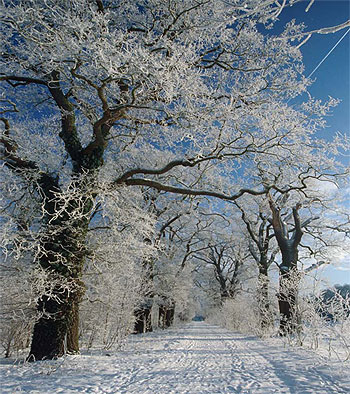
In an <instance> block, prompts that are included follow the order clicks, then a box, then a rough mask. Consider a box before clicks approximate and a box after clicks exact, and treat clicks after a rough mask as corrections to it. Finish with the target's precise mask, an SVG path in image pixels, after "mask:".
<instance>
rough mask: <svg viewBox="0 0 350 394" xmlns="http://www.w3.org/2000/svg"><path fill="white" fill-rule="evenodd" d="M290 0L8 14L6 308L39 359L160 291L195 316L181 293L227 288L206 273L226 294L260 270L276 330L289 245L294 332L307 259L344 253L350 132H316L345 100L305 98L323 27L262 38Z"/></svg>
mask: <svg viewBox="0 0 350 394" xmlns="http://www.w3.org/2000/svg"><path fill="white" fill-rule="evenodd" d="M288 3H289V2H287V1H286V2H283V4H282V5H281V4H279V3H278V2H274V1H266V2H261V1H255V0H252V1H232V2H229V1H220V0H219V1H212V0H200V1H197V0H196V1H193V0H186V1H177V0H172V1H168V2H164V1H159V0H142V1H135V2H133V1H131V2H130V1H118V2H114V1H111V2H107V1H106V2H105V1H101V0H96V1H88V0H69V1H61V2H57V1H54V0H52V1H51V0H45V1H34V0H23V1H13V2H12V1H8V2H7V1H5V2H3V3H2V4H1V6H0V7H1V10H0V12H1V22H2V27H1V39H2V41H3V43H4V45H3V50H2V53H1V58H2V64H1V71H0V81H1V82H2V84H1V89H2V91H1V102H2V104H3V109H2V115H1V122H2V124H3V128H2V134H1V138H0V142H1V145H2V160H3V161H2V163H3V165H2V173H1V174H2V175H1V176H2V185H3V186H2V188H3V189H2V190H3V192H4V193H3V197H2V202H3V208H2V211H1V212H2V219H1V224H2V228H3V233H2V235H3V236H2V245H1V246H2V252H1V258H2V263H1V269H2V275H3V278H4V281H5V283H6V286H5V287H4V290H3V294H2V297H4V299H5V302H4V305H6V307H5V309H4V310H5V312H4V319H5V321H8V319H10V317H11V316H12V315H13V314H14V315H15V316H17V315H18V314H24V315H27V314H29V315H31V319H30V321H32V322H34V323H33V335H32V338H31V346H30V347H31V349H30V355H29V359H32V360H40V359H44V358H53V357H58V356H61V355H62V354H63V353H64V352H66V351H68V352H78V351H79V341H78V339H79V309H80V305H82V306H83V305H84V308H85V309H86V305H90V306H89V307H88V308H92V306H94V308H93V309H91V310H94V311H97V310H98V311H100V312H99V313H102V314H103V316H105V322H106V324H105V330H106V331H105V333H107V332H108V330H109V329H110V328H111V327H112V326H113V324H114V323H115V321H116V319H117V320H118V319H119V320H118V321H119V323H118V324H119V326H120V327H127V326H128V324H126V323H127V322H128V321H131V320H132V318H133V317H132V314H130V313H129V314H128V312H130V311H133V310H134V309H138V311H139V312H140V310H141V314H142V304H144V306H145V302H144V300H145V299H146V300H148V301H149V300H152V299H154V297H158V298H162V299H163V300H164V305H165V304H166V305H167V306H169V305H170V306H171V305H174V301H175V298H176V299H177V300H178V304H179V305H182V306H183V308H182V309H183V310H182V312H183V314H184V315H183V316H184V317H185V316H186V313H185V311H186V308H187V309H188V310H189V309H191V308H192V307H190V304H191V303H192V304H193V303H194V302H195V298H196V297H195V296H194V295H193V296H190V294H189V293H190V291H189V290H188V289H189V288H188V287H187V290H186V291H185V289H184V287H183V286H181V281H183V282H186V278H189V277H190V276H191V275H192V274H193V273H196V275H195V276H196V278H195V281H196V283H197V284H198V285H199V286H202V287H203V286H205V282H211V281H212V279H213V278H210V277H207V278H206V277H205V275H204V276H203V275H202V277H201V275H200V274H201V273H202V271H203V268H202V267H201V266H197V267H196V266H195V267H194V268H193V269H191V268H190V267H191V264H194V265H196V263H195V262H196V261H197V262H198V264H199V262H203V263H205V264H206V269H205V270H208V265H209V267H212V268H213V271H212V272H214V276H215V277H216V279H217V280H218V283H219V286H220V290H219V294H220V297H221V299H224V298H227V297H232V296H234V293H235V288H236V284H237V280H236V279H237V275H238V272H239V270H240V267H241V266H242V265H243V264H244V262H245V261H246V259H249V258H253V259H254V261H255V262H256V264H257V266H258V270H259V275H260V276H259V278H260V280H259V283H260V295H261V311H262V315H264V316H266V317H264V319H263V320H264V323H263V324H268V320H269V319H270V318H269V317H268V313H266V311H268V310H269V306H268V301H267V289H268V286H267V281H268V277H267V270H268V267H269V265H271V264H272V263H273V262H275V261H279V260H278V259H277V260H276V256H277V253H278V251H280V252H281V254H282V263H281V264H279V267H280V271H281V278H282V280H281V291H280V297H279V302H280V310H281V315H282V321H287V320H288V319H289V316H290V314H291V310H292V309H293V299H294V293H293V291H294V290H290V289H289V288H288V286H287V285H286V283H287V282H288V278H289V276H290V275H291V273H292V272H294V271H296V269H297V261H298V251H299V248H300V247H301V246H305V248H304V250H305V251H306V255H307V256H308V257H309V258H311V260H310V261H311V262H312V261H314V262H315V263H316V264H319V263H320V261H321V256H322V259H324V261H327V260H326V258H327V257H328V256H326V257H323V254H324V253H330V252H329V251H330V249H329V248H328V246H336V245H344V242H343V241H344V239H345V238H344V237H345V236H346V235H347V233H346V231H348V230H347V225H348V218H347V217H346V213H345V212H342V208H341V207H342V205H341V202H340V201H339V200H337V202H338V204H336V205H335V206H333V205H332V203H333V202H334V201H335V189H333V186H334V185H336V186H337V187H340V188H342V187H344V185H343V183H344V182H345V181H346V174H347V172H346V171H347V170H346V169H345V168H344V166H343V164H342V162H341V161H338V159H339V157H340V156H341V155H342V154H344V152H345V151H346V149H347V145H346V141H345V137H343V136H340V135H339V136H336V137H335V138H334V139H333V140H332V141H323V140H321V139H319V138H316V137H315V133H316V132H317V130H319V129H320V128H322V127H323V126H324V125H325V123H324V116H325V115H327V113H328V112H329V111H330V110H331V108H332V107H333V106H334V105H335V104H336V100H333V99H330V100H329V101H328V102H327V103H321V102H320V101H317V100H314V99H312V98H310V99H308V100H306V101H300V104H293V105H291V104H290V100H292V99H295V98H296V97H298V96H299V95H300V94H301V93H303V92H306V91H307V87H308V85H309V84H310V81H309V80H307V79H306V78H305V77H304V76H303V65H302V59H301V53H300V45H301V44H302V43H303V41H305V38H306V37H309V35H310V34H314V33H317V32H308V31H305V30H304V27H303V26H302V25H300V26H298V25H296V24H295V23H294V22H293V21H292V22H290V23H289V24H287V26H286V27H285V30H284V31H283V33H281V34H279V35H273V34H262V33H261V32H260V30H261V29H264V27H265V28H267V27H272V26H273V23H274V21H275V20H276V18H277V17H278V15H279V14H280V13H281V12H282V11H283V8H284V7H285V6H287V5H288ZM342 27H344V26H342ZM338 28H340V27H336V28H334V29H333V30H337V29H338ZM329 30H332V29H329ZM321 32H322V31H321ZM325 190H326V191H328V194H327V193H326V192H325ZM287 197H288V198H287ZM214 200H215V201H222V203H217V202H214ZM268 204H270V205H269V206H268ZM301 204H302V206H303V207H304V208H303V215H304V214H305V215H306V216H305V219H302V220H301V219H300V218H299V213H298V212H299V210H300V209H301ZM215 205H216V209H214V208H213V206H215ZM290 212H292V216H290ZM215 213H216V214H215ZM237 214H239V215H240V216H241V218H240V220H241V221H240V222H239V223H238V219H237ZM342 215H343V217H342ZM218 217H221V218H222V220H223V222H224V223H225V222H226V223H228V224H227V225H226V226H225V225H223V224H222V223H221V224H220V223H219V224H217V223H218V220H217V218H218ZM316 217H317V219H316ZM340 217H342V218H341V219H340ZM303 220H304V221H303ZM219 222H220V221H219ZM290 222H291V223H290ZM224 228H226V231H224V230H223V229H224ZM303 232H305V235H304V236H303ZM224 233H226V234H224ZM334 234H336V237H335V238H334ZM242 235H243V236H244V239H249V240H250V241H249V242H248V249H246V248H244V246H241V245H240V244H241V241H239V239H241V238H240V237H242ZM311 236H313V237H314V238H313V239H311V238H310V239H308V237H311ZM273 237H274V239H275V240H276V241H277V243H276V242H275V241H273ZM302 238H303V239H304V238H305V245H302V244H301V241H302ZM328 239H331V240H332V244H331V245H329V243H328ZM335 239H336V240H337V242H335V241H334V240H335ZM274 242H275V243H274ZM335 243H336V245H334V244H335ZM248 252H249V254H250V255H249V254H248ZM312 259H314V260H312ZM322 261H323V260H322ZM209 271H210V269H209ZM214 279H215V278H214ZM285 288H287V289H285ZM112 289H115V291H112ZM169 289H171V290H172V291H171V292H169ZM186 292H187V293H186ZM291 292H292V293H291ZM186 294H188V297H185V295H186ZM17 296H18V299H17V298H16V297H17ZM287 296H288V299H289V300H290V299H292V302H291V303H290V302H289V301H286V297H287ZM191 297H192V299H193V301H191V302H187V301H186V299H187V300H188V299H191ZM24 300H25V301H24ZM23 301H24V302H23ZM148 301H147V302H148ZM147 302H146V304H147ZM82 303H83V304H82ZM33 306H35V313H33ZM88 308H87V310H88ZM144 309H145V308H144ZM124 312H125V313H124ZM96 313H97V312H96ZM187 314H188V313H187ZM85 315H86V313H85ZM118 316H119V317H118ZM124 323H125V324H124ZM80 325H81V324H80ZM88 326H89V327H90V328H86V330H87V331H89V333H90V334H91V331H92V329H91V327H93V326H94V323H93V319H92V320H91V318H90V323H89V324H88ZM123 329H124V328H123ZM125 330H126V331H127V328H125ZM283 330H285V327H284V326H283V325H282V331H283ZM91 335H92V334H91ZM93 335H95V336H96V335H97V334H93ZM93 335H92V336H93ZM98 335H100V336H101V337H104V338H107V337H111V336H113V335H112V334H111V335H107V334H106V335H107V336H104V335H103V334H101V333H98ZM106 340H107V339H106Z"/></svg>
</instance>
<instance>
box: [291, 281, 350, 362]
mask: <svg viewBox="0 0 350 394" xmlns="http://www.w3.org/2000/svg"><path fill="white" fill-rule="evenodd" d="M304 285H305V283H304ZM339 289H340V287H337V286H335V287H334V288H331V289H328V290H323V291H319V290H318V291H316V290H314V293H313V294H311V295H310V294H308V295H307V296H306V295H304V296H299V299H298V304H297V305H298V314H299V316H300V323H301V326H300V329H299V330H297V331H296V332H295V333H293V334H290V335H287V336H286V338H285V341H287V342H288V343H289V344H291V345H296V346H304V347H307V348H310V349H313V350H315V351H317V352H318V353H320V354H322V355H324V356H327V357H329V358H336V359H338V360H340V361H345V360H349V359H350V294H349V293H343V294H342V292H341V291H339ZM326 294H328V296H326Z"/></svg>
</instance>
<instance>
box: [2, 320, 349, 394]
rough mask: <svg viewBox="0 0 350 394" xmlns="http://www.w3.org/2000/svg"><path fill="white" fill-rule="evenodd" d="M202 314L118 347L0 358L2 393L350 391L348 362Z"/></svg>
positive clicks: (137, 337) (131, 339)
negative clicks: (211, 321)
mask: <svg viewBox="0 0 350 394" xmlns="http://www.w3.org/2000/svg"><path fill="white" fill-rule="evenodd" d="M277 342H278V340H276V343H274V342H273V341H272V342H271V341H269V342H264V341H261V340H259V339H257V338H255V337H247V336H243V335H241V334H237V333H232V332H230V331H227V330H225V329H223V328H220V327H217V326H213V325H208V324H206V323H204V322H192V323H190V324H188V325H185V326H183V327H181V328H173V329H169V330H166V331H157V332H155V333H151V334H145V335H138V336H131V337H130V339H129V341H128V343H127V344H126V347H125V349H124V350H123V351H120V352H116V353H106V352H104V353H101V352H99V353H91V354H83V355H81V356H67V357H65V358H64V359H60V360H56V361H42V362H37V363H31V364H29V363H23V362H18V361H17V362H16V363H14V360H6V359H2V360H1V365H0V367H1V392H2V393H19V392H25V393H50V394H51V393H139V394H140V393H152V394H157V393H167V394H168V393H211V394H214V393H229V392H231V393H254V394H255V393H264V394H268V393H296V394H302V393H317V394H320V393H327V394H329V393H337V394H340V393H350V365H349V363H338V364H337V363H335V362H330V361H326V360H324V359H321V358H320V357H319V356H316V355H315V354H314V353H311V352H309V351H305V350H299V349H297V350H296V349H290V348H288V349H284V348H283V347H282V346H281V344H280V342H279V343H277Z"/></svg>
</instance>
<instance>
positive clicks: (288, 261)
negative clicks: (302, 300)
mask: <svg viewBox="0 0 350 394" xmlns="http://www.w3.org/2000/svg"><path fill="white" fill-rule="evenodd" d="M269 203H270V208H271V211H272V225H273V229H274V232H275V236H276V239H277V242H278V246H279V248H280V251H281V254H282V263H281V265H280V291H279V294H278V305H279V311H280V335H281V336H286V335H287V334H288V333H293V332H295V331H296V329H297V327H298V323H297V321H298V317H297V308H296V302H297V293H298V285H299V279H298V268H297V263H298V246H299V244H300V241H301V238H302V235H303V232H302V229H301V223H300V218H299V214H298V210H299V208H300V207H301V205H299V204H297V205H296V206H295V207H294V208H293V218H294V225H295V228H294V232H293V235H292V237H291V238H289V232H288V228H287V225H286V224H285V223H283V221H282V219H281V214H280V209H279V208H277V207H276V205H275V203H274V201H273V200H272V198H271V196H270V199H269Z"/></svg>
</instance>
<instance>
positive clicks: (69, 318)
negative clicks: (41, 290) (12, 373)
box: [28, 199, 92, 361]
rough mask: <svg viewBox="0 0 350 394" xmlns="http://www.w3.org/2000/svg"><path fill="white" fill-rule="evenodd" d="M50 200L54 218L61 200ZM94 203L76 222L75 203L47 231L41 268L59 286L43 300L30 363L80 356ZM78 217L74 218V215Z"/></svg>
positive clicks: (84, 208) (83, 207)
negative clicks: (85, 268) (90, 215)
mask: <svg viewBox="0 0 350 394" xmlns="http://www.w3.org/2000/svg"><path fill="white" fill-rule="evenodd" d="M56 201H57V202H56V203H55V201H54V202H53V200H50V201H49V203H48V204H47V206H46V210H47V212H49V213H50V214H51V215H52V216H53V214H52V212H53V213H55V211H54V209H55V210H56V209H57V206H58V207H59V203H60V202H61V201H60V200H59V199H56ZM91 205H92V203H91V199H86V201H85V204H81V207H79V211H78V212H81V218H78V219H76V220H72V218H71V217H70V216H71V212H74V214H77V210H76V208H77V206H76V203H75V201H72V202H71V203H70V204H69V207H70V209H71V211H69V210H68V208H67V209H66V210H65V211H64V213H63V214H62V215H61V216H58V217H55V216H54V220H52V221H51V223H49V224H48V226H47V228H46V233H45V236H43V238H42V243H41V248H42V253H41V255H40V256H39V257H38V264H39V265H40V266H41V267H42V268H43V269H44V270H45V273H46V274H47V275H48V277H47V280H48V282H49V284H48V286H50V282H51V278H50V276H51V275H52V282H53V281H54V282H57V285H56V287H54V289H51V290H50V289H48V290H49V294H50V293H51V294H52V296H51V295H44V296H42V297H41V299H40V301H39V302H38V306H37V309H38V312H39V314H40V315H41V317H40V318H39V320H38V321H37V322H36V324H35V325H34V331H33V337H32V344H31V349H30V354H29V356H28V360H31V361H35V360H43V359H52V358H57V357H60V356H62V355H63V354H64V353H66V352H69V353H75V354H76V353H79V303H80V300H81V297H82V294H83V290H84V284H83V282H82V281H81V280H80V278H81V275H82V270H83V263H84V253H85V238H86V233H87V228H88V224H89V220H88V219H87V218H86V216H85V214H86V212H89V210H90V209H91ZM73 216H74V215H73Z"/></svg>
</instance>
